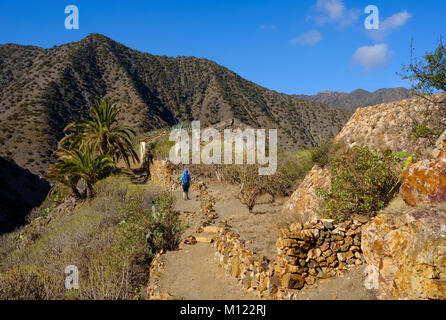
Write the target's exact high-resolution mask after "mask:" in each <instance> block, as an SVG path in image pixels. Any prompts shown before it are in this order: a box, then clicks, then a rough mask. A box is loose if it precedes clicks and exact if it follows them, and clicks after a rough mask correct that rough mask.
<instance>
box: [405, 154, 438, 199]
mask: <svg viewBox="0 0 446 320" xmlns="http://www.w3.org/2000/svg"><path fill="white" fill-rule="evenodd" d="M402 181H403V183H402V185H401V188H400V193H401V195H402V196H403V199H404V200H405V201H406V203H407V204H409V205H410V206H417V205H420V204H434V205H435V204H438V203H442V202H445V201H446V158H444V157H438V158H437V159H435V160H423V161H420V162H417V163H415V164H414V165H412V166H410V167H409V168H407V169H406V170H405V171H404V172H403V174H402Z"/></svg>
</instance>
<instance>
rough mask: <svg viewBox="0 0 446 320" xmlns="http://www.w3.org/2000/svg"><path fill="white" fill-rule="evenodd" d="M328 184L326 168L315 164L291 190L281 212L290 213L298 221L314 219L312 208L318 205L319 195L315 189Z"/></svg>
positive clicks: (328, 177)
mask: <svg viewBox="0 0 446 320" xmlns="http://www.w3.org/2000/svg"><path fill="white" fill-rule="evenodd" d="M329 184H330V176H329V172H328V170H327V169H324V168H321V167H320V166H318V165H316V166H314V167H313V169H311V171H310V172H309V173H308V174H307V176H306V177H305V179H304V180H303V181H302V183H301V184H300V185H299V187H298V188H297V189H296V191H294V192H293V194H292V195H291V197H290V199H288V200H287V202H286V203H285V204H284V206H283V209H282V210H283V212H284V213H288V214H292V215H293V216H295V217H296V218H297V221H299V222H300V223H305V222H307V221H311V220H314V219H315V218H316V215H315V213H314V209H316V208H317V207H318V204H319V197H318V196H317V195H316V191H317V190H318V189H320V188H325V187H327V186H328V185H329Z"/></svg>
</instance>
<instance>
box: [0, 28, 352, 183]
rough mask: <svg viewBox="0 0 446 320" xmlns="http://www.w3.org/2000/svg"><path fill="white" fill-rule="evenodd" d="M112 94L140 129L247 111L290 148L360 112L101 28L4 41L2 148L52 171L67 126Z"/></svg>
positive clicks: (23, 162)
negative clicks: (59, 40) (38, 41)
mask: <svg viewBox="0 0 446 320" xmlns="http://www.w3.org/2000/svg"><path fill="white" fill-rule="evenodd" d="M103 97H105V98H109V99H111V101H112V102H117V103H119V104H121V105H122V106H123V107H124V110H125V112H124V113H123V114H122V117H123V118H124V119H123V120H124V122H125V123H127V124H130V125H132V126H134V127H135V128H136V129H137V131H138V133H144V132H147V131H148V130H151V129H156V128H160V127H164V126H169V125H173V124H176V123H178V122H188V121H191V120H193V119H195V120H201V122H202V126H207V125H210V124H213V123H218V122H220V121H222V120H227V119H231V118H237V119H239V120H240V121H242V122H243V123H245V124H247V125H251V126H253V127H263V128H277V129H279V144H280V146H281V147H283V148H290V147H296V148H298V147H302V146H313V145H315V144H317V143H318V142H319V141H321V140H322V139H324V138H326V137H328V136H334V135H336V134H337V133H338V132H339V130H340V129H341V128H342V126H343V125H344V123H345V122H346V121H347V120H348V118H349V117H350V115H351V113H350V112H348V111H346V110H341V109H337V108H333V107H330V106H328V105H326V104H322V103H316V102H309V101H306V100H302V99H299V98H297V97H293V96H290V95H285V94H280V93H277V92H275V91H271V90H268V89H265V88H262V87H260V86H258V85H256V84H254V83H252V82H249V81H247V80H245V79H243V78H241V77H240V76H238V75H237V74H235V73H234V72H232V71H230V70H228V69H226V68H224V67H222V66H219V65H218V64H216V63H215V62H212V61H209V60H206V59H197V58H194V57H177V58H171V57H166V56H155V55H151V54H148V53H142V52H139V51H136V50H132V49H130V48H128V47H125V46H124V45H122V44H120V43H117V42H115V41H113V40H111V39H109V38H107V37H105V36H102V35H99V34H92V35H90V36H88V37H86V38H85V39H83V40H81V41H79V42H73V43H69V44H65V45H62V46H59V47H53V48H51V49H42V48H38V47H33V46H19V45H14V44H7V45H1V46H0V128H1V131H0V145H1V149H0V150H1V151H0V155H2V156H5V157H9V158H12V159H14V161H15V162H16V163H17V164H18V165H20V166H23V167H25V168H28V169H30V170H31V171H32V172H34V173H37V174H40V175H43V174H44V172H45V170H46V169H47V167H48V165H49V164H50V163H51V162H53V161H54V160H55V156H54V150H55V148H56V145H57V141H58V140H59V139H60V138H61V137H62V136H63V131H62V130H63V128H64V127H65V126H66V125H67V124H68V123H70V122H72V121H73V120H76V119H79V118H80V117H81V116H84V115H85V114H86V112H87V110H88V108H89V105H90V103H91V102H92V101H94V100H95V99H98V98H103Z"/></svg>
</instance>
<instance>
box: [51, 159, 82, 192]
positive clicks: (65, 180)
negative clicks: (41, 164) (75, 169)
mask: <svg viewBox="0 0 446 320" xmlns="http://www.w3.org/2000/svg"><path fill="white" fill-rule="evenodd" d="M63 164H64V163H63V162H58V163H56V164H54V165H52V166H51V167H50V168H49V169H48V172H47V177H48V178H49V179H50V180H52V181H54V182H56V185H55V186H54V187H56V186H57V185H58V184H62V185H64V186H66V187H68V188H70V189H71V194H72V196H73V197H74V199H76V200H80V199H82V195H81V193H80V192H79V189H78V188H77V185H78V183H79V180H80V177H79V176H77V175H74V174H72V173H69V172H63V170H62V169H63ZM54 187H53V188H54Z"/></svg>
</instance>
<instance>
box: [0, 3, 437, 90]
mask: <svg viewBox="0 0 446 320" xmlns="http://www.w3.org/2000/svg"><path fill="white" fill-rule="evenodd" d="M67 5H76V6H77V7H78V8H79V30H67V29H65V26H64V22H65V18H66V17H67V14H65V12H64V11H65V7H66V6H67ZM368 5H376V6H377V7H378V9H379V17H380V30H378V31H375V30H374V31H368V30H366V29H365V27H364V20H365V19H366V17H367V16H368V15H367V14H365V13H364V9H365V8H366V7H367V6H368ZM445 15H446V1H444V0H425V1H420V0H405V1H398V0H367V1H362V0H355V1H352V0H294V1H281V0H275V1H264V0H255V1H252V0H237V1H235V0H234V1H233V0H225V1H217V0H205V1H193V0H189V1H169V0H163V1H159V0H158V1H150V0H144V1H142V0H141V1H118V0H108V1H99V0H95V1H91V0H90V1H84V0H67V1H61V0H57V1H44V0H40V1H23V0H22V1H1V3H0V29H1V30H2V31H1V33H0V43H1V44H4V43H18V44H31V45H37V46H41V47H46V48H47V47H52V46H54V45H60V44H63V43H67V42H72V41H79V40H80V39H82V38H84V37H85V36H87V35H88V34H90V33H102V34H104V35H106V36H108V37H110V38H112V39H114V40H116V41H119V42H121V43H123V44H125V45H127V46H129V47H131V48H134V49H138V50H141V51H144V52H149V53H152V54H159V55H167V56H196V57H203V58H208V59H211V60H214V61H216V62H217V63H219V64H221V65H223V66H225V67H227V68H229V69H231V70H233V71H234V72H236V73H238V74H239V75H241V76H242V77H244V78H246V79H248V80H251V81H253V82H255V83H258V84H259V85H261V86H264V87H267V88H269V89H273V90H276V91H280V92H285V93H289V94H293V93H296V94H300V93H302V94H315V93H317V92H318V91H322V90H335V91H346V92H350V91H353V90H355V89H358V88H362V89H366V90H370V91H372V90H376V89H379V88H383V87H398V86H405V87H408V86H409V84H408V83H407V82H403V81H402V80H400V78H399V77H398V76H397V75H396V72H398V71H400V70H401V64H402V63H408V62H409V57H410V55H409V43H410V40H411V38H414V40H415V49H416V54H417V55H421V54H423V53H424V52H425V51H427V50H432V49H433V48H434V47H435V45H436V44H437V42H438V39H439V36H440V35H441V34H443V35H445V36H446V18H445Z"/></svg>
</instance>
